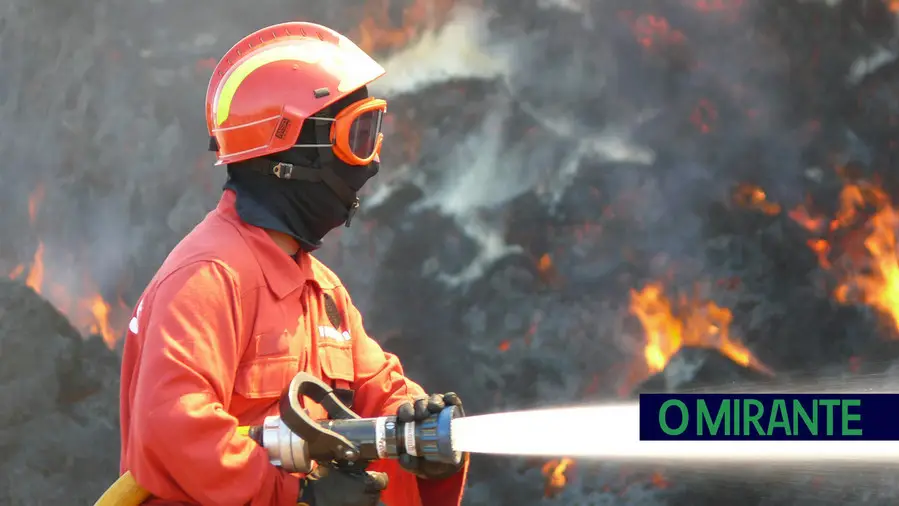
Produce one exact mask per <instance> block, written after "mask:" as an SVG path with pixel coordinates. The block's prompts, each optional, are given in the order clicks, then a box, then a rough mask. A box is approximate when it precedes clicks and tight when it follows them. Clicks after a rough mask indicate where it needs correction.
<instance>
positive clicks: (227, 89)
mask: <svg viewBox="0 0 899 506" xmlns="http://www.w3.org/2000/svg"><path fill="white" fill-rule="evenodd" d="M278 61H298V62H303V63H307V64H314V63H320V64H322V65H323V66H324V67H325V69H326V70H328V71H330V73H331V74H332V75H334V77H335V78H337V79H339V82H338V85H337V91H339V92H346V91H352V90H355V89H357V88H359V87H361V86H364V85H365V84H367V83H369V82H371V81H372V80H374V79H376V78H378V77H380V76H381V75H382V74H384V68H383V67H381V66H380V65H379V64H378V63H377V62H375V61H374V60H372V59H371V57H370V56H368V55H367V54H365V52H363V51H362V50H361V49H359V47H358V46H356V45H355V44H353V43H352V42H351V41H350V40H349V39H347V38H346V37H341V38H340V42H339V44H338V45H334V44H330V43H327V42H323V41H321V40H318V39H299V40H291V41H290V42H289V43H287V44H280V45H272V46H269V47H267V48H264V49H263V50H262V51H260V52H258V53H256V54H254V55H252V56H250V57H249V58H247V59H246V60H244V61H242V62H240V63H238V65H237V66H236V67H234V68H233V70H232V71H231V72H230V73H229V74H228V76H227V77H225V79H223V80H222V82H221V84H219V93H218V100H217V103H216V112H215V124H216V126H221V125H222V123H224V122H225V120H227V119H228V115H229V114H230V113H231V103H232V101H233V100H234V95H235V94H236V93H237V89H238V88H239V87H240V85H241V84H242V83H243V82H244V80H246V78H247V77H248V76H249V75H250V74H252V73H253V72H255V71H256V70H257V69H259V68H260V67H262V66H264V65H268V64H269V63H274V62H278Z"/></svg>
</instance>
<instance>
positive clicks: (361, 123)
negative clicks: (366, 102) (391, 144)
mask: <svg viewBox="0 0 899 506" xmlns="http://www.w3.org/2000/svg"><path fill="white" fill-rule="evenodd" d="M383 119H384V111H383V110H380V109H378V110H373V111H366V112H363V113H362V114H360V115H359V116H357V117H356V119H354V120H353V124H352V125H350V135H349V139H348V141H349V148H350V151H352V152H353V154H354V155H356V156H358V157H359V158H361V159H363V160H364V159H366V158H369V157H371V156H372V155H374V153H375V149H377V147H378V138H379V136H380V135H381V123H382V121H383Z"/></svg>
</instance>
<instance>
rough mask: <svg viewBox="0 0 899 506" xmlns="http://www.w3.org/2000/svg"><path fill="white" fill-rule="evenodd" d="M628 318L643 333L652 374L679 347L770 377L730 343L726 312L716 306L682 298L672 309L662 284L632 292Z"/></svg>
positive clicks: (747, 353)
mask: <svg viewBox="0 0 899 506" xmlns="http://www.w3.org/2000/svg"><path fill="white" fill-rule="evenodd" d="M630 310H631V314H633V315H635V316H636V317H637V318H638V319H639V320H640V323H641V324H642V326H643V329H644V331H645V333H646V346H645V348H644V358H645V361H646V366H647V367H648V368H649V371H650V372H651V373H657V372H660V371H662V370H663V369H664V368H665V365H667V364H668V361H669V360H671V357H672V356H674V354H675V353H677V351H678V350H680V348H681V347H682V346H692V347H704V348H715V349H717V350H719V351H720V352H721V353H723V354H724V355H725V356H727V357H729V358H730V359H731V360H733V361H734V362H736V363H738V364H740V365H742V366H744V367H751V368H753V369H755V370H757V371H759V372H762V373H765V374H772V372H771V370H770V369H768V368H767V367H766V366H764V365H763V364H762V363H761V362H760V361H759V360H758V359H757V358H755V357H754V356H753V355H752V353H751V352H750V351H749V350H748V349H747V348H746V347H745V346H743V345H742V344H740V343H739V342H737V341H736V340H734V339H732V338H731V337H730V335H729V333H730V330H729V328H730V323H731V320H732V318H733V316H732V314H731V312H730V310H729V309H725V308H722V307H719V306H717V305H716V304H715V303H713V302H710V301H706V302H702V301H699V300H698V299H697V298H695V297H694V298H688V297H686V296H684V295H682V296H681V297H680V298H679V299H678V304H677V306H676V307H673V305H672V303H671V301H670V300H669V299H668V298H667V297H666V296H665V293H664V288H663V286H662V284H661V283H650V284H648V285H646V286H645V287H644V288H643V289H642V290H640V291H637V290H631V304H630Z"/></svg>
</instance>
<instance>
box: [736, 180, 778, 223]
mask: <svg viewBox="0 0 899 506" xmlns="http://www.w3.org/2000/svg"><path fill="white" fill-rule="evenodd" d="M733 199H734V202H736V203H737V205H739V206H741V207H745V208H748V209H755V210H757V211H760V212H762V213H764V214H767V215H768V216H776V215H778V214H780V210H781V209H780V204H777V203H774V202H771V201H769V200H768V196H767V195H766V194H765V192H764V190H762V189H761V188H759V187H758V186H755V185H751V184H747V183H740V184H739V185H738V186H737V188H736V190H734V195H733Z"/></svg>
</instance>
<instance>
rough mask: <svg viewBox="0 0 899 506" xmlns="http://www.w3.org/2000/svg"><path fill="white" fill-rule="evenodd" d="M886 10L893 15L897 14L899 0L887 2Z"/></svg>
mask: <svg viewBox="0 0 899 506" xmlns="http://www.w3.org/2000/svg"><path fill="white" fill-rule="evenodd" d="M887 9H888V10H889V11H890V12H892V13H893V14H899V0H887Z"/></svg>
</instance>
